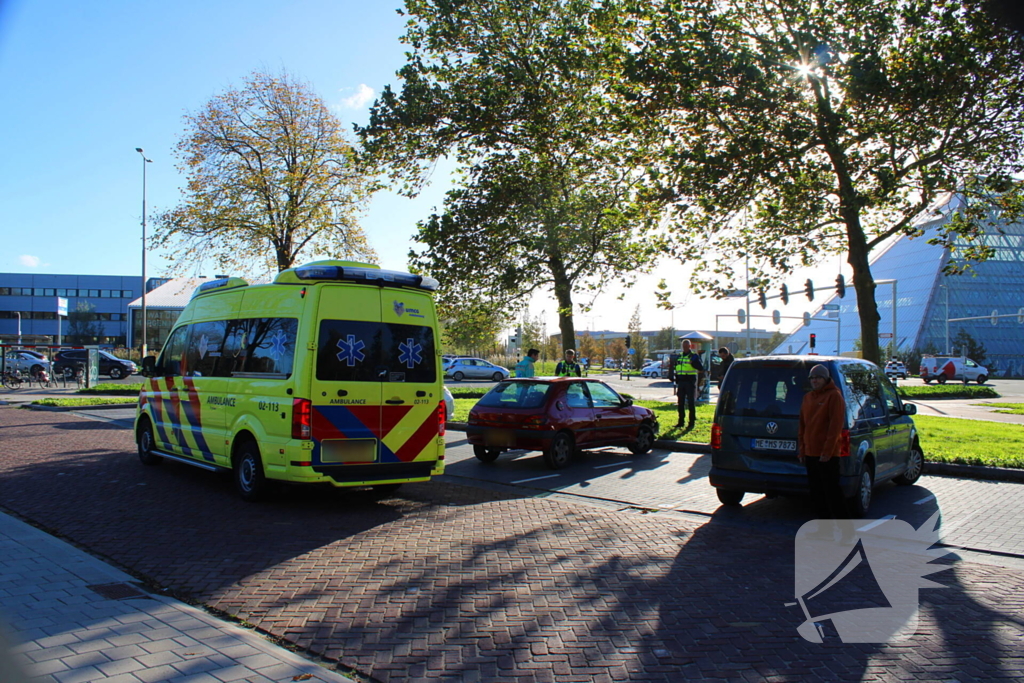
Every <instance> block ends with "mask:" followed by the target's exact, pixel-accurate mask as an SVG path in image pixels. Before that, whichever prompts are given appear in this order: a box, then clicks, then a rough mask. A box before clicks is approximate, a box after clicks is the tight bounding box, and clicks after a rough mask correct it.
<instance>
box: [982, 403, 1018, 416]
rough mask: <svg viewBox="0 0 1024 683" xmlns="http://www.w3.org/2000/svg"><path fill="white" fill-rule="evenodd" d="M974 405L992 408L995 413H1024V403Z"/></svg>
mask: <svg viewBox="0 0 1024 683" xmlns="http://www.w3.org/2000/svg"><path fill="white" fill-rule="evenodd" d="M974 405H976V406H984V407H986V408H991V409H992V412H993V413H1003V414H1005V415H1024V403H975V404H974Z"/></svg>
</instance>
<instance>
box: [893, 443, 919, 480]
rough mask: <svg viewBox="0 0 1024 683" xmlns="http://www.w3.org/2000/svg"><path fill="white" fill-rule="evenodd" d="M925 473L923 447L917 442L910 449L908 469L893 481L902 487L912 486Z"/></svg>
mask: <svg viewBox="0 0 1024 683" xmlns="http://www.w3.org/2000/svg"><path fill="white" fill-rule="evenodd" d="M923 471H924V453H922V452H921V445H920V444H918V443H916V442H915V443H914V445H913V446H911V447H910V456H909V457H908V458H907V469H906V470H904V471H903V474H901V475H899V476H898V477H893V481H894V482H896V483H897V484H899V485H900V486H910V485H911V484H913V483H915V482H916V481H917V480H918V479H920V478H921V472H923Z"/></svg>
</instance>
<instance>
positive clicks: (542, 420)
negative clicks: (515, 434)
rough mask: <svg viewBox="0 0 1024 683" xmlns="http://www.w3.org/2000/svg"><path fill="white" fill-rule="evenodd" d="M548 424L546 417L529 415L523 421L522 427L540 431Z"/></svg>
mask: <svg viewBox="0 0 1024 683" xmlns="http://www.w3.org/2000/svg"><path fill="white" fill-rule="evenodd" d="M547 423H548V416H547V415H531V416H530V417H528V418H526V419H525V420H523V427H525V428H526V429H540V428H542V427H544V425H546V424H547Z"/></svg>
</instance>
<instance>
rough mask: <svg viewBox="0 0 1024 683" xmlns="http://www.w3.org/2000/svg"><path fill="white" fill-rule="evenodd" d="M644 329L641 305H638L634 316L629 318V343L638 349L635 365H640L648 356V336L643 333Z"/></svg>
mask: <svg viewBox="0 0 1024 683" xmlns="http://www.w3.org/2000/svg"><path fill="white" fill-rule="evenodd" d="M642 330H643V326H642V324H641V323H640V306H639V305H637V307H636V308H635V309H634V310H633V316H632V317H631V318H630V319H629V343H630V345H631V347H632V348H634V349H636V354H635V355H634V356H633V358H634V359H635V361H636V362H634V363H633V366H634V367H639V366H640V364H641V363H642V362H643V359H644V358H646V357H647V337H645V336H643V334H641V331H642Z"/></svg>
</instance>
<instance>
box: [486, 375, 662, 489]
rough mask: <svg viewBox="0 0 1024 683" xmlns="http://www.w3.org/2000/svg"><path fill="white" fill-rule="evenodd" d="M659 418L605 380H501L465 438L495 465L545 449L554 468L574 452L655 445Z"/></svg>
mask: <svg viewBox="0 0 1024 683" xmlns="http://www.w3.org/2000/svg"><path fill="white" fill-rule="evenodd" d="M657 434H658V419H657V417H655V415H654V412H653V411H651V410H650V409H648V408H642V407H640V406H635V405H633V399H630V398H623V397H622V396H620V395H619V394H618V393H616V392H615V390H614V389H612V388H611V387H610V386H608V385H607V384H605V383H604V382H599V381H597V380H593V379H581V378H577V377H557V378H556V377H531V378H529V379H510V380H506V381H504V382H499V383H498V384H496V385H495V386H494V388H493V389H491V390H490V391H489V392H487V394H485V395H484V397H483V398H481V399H480V400H479V401H478V402H477V404H476V405H475V406H473V409H472V410H470V411H469V422H468V424H467V427H466V435H467V436H468V437H469V442H470V443H471V444H473V453H474V454H475V455H476V457H477V458H478V459H480V460H481V461H483V462H493V461H494V460H496V459H497V457H498V456H499V455H501V453H502V451H507V450H527V451H541V452H543V453H544V462H546V463H547V464H548V466H549V467H551V468H552V469H558V468H560V467H565V466H566V465H567V464H568V463H569V459H570V458H571V457H572V454H573V453H574V452H575V451H581V450H584V449H587V448H598V447H601V446H626V447H627V448H629V450H631V451H632V452H633V453H635V454H637V455H640V454H643V453H647V452H649V451H650V450H651V448H653V447H654V439H655V437H656V436H657Z"/></svg>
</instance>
